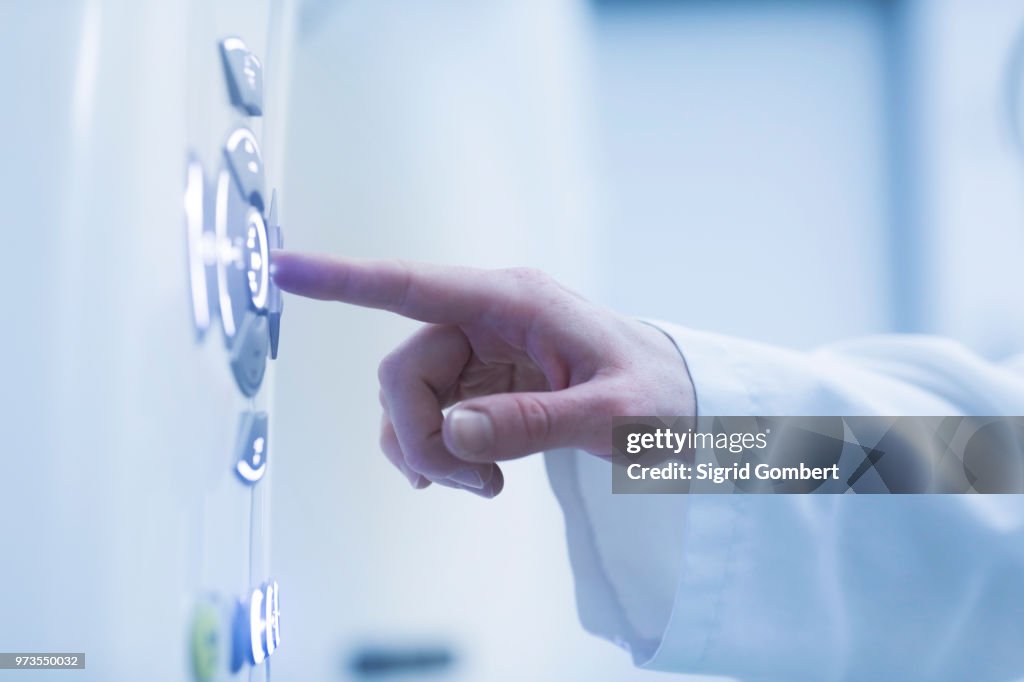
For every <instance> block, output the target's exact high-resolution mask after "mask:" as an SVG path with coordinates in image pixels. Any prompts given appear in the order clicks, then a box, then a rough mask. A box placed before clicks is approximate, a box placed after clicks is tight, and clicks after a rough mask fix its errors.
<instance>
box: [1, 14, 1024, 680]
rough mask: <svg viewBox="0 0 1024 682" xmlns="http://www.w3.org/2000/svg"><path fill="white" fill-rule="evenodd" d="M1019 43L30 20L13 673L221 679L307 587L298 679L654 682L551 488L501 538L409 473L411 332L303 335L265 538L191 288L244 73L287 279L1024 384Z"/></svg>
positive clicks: (505, 516) (290, 368)
mask: <svg viewBox="0 0 1024 682" xmlns="http://www.w3.org/2000/svg"><path fill="white" fill-rule="evenodd" d="M1022 31H1024V8H1022V7H1020V6H1019V3H1015V2H1012V0H1005V1H1003V0H1001V1H998V2H996V1H993V2H986V3H975V2H969V1H968V0H945V1H942V2H933V1H930V0H902V1H896V0H891V1H885V2H883V1H870V0H864V1H860V2H854V1H852V0H850V1H840V2H826V1H824V0H813V1H807V2H785V1H782V0H761V1H753V0H730V1H727V2H705V1H697V0H679V1H677V2H673V1H669V0H661V1H654V0H647V1H642V2H641V1H633V2H629V1H626V0H621V1H613V0H603V1H601V2H584V1H583V0H558V1H553V0H535V1H529V2H524V1H522V0H493V1H488V2H473V3H466V2H456V1H454V0H433V1H431V2H423V1H422V0H416V1H414V0H387V1H379V0H378V1H374V2H371V1H369V0H338V1H336V2H335V1H328V0H310V1H309V2H306V3H292V2H287V1H283V0H282V1H280V2H278V1H271V0H264V1H262V2H258V3H255V4H250V3H243V2H232V1H223V2H212V3H211V2H201V1H200V0H193V1H191V2H186V3H180V4H178V3H160V2H148V3H138V2H129V1H128V0H122V1H120V2H118V1H108V0H82V1H81V2H69V3H23V4H14V3H9V4H4V5H2V6H0V38H2V40H0V55H2V57H3V58H2V59H0V82H3V83H5V84H6V85H7V93H8V94H7V99H8V104H7V105H5V107H4V108H3V110H2V112H0V122H2V123H3V125H4V130H5V133H6V140H5V142H4V143H2V144H0V149H2V150H3V153H2V154H0V196H2V197H3V199H4V205H5V223H6V228H5V234H6V235H7V239H8V241H7V244H8V248H7V250H6V252H7V258H5V267H4V268H3V270H2V273H3V274H0V277H2V283H3V286H4V290H5V291H6V292H7V294H6V295H5V310H6V312H7V316H6V317H7V319H8V320H9V327H8V330H7V331H6V332H5V334H4V340H3V341H2V342H0V344H2V345H0V347H2V349H3V351H4V356H5V358H6V360H5V367H4V370H3V373H2V375H0V408H2V410H3V412H2V413H0V415H2V416H0V434H2V436H3V438H4V441H5V442H4V448H3V450H2V454H0V463H2V464H0V466H2V471H0V537H4V538H5V545H6V546H5V548H4V550H3V552H2V553H0V580H2V581H3V583H4V584H6V585H7V586H8V589H7V590H5V592H8V593H9V594H8V596H6V597H5V598H4V599H5V606H4V608H2V609H0V613H2V614H4V615H3V617H2V618H0V650H11V651H13V650H17V649H42V650H45V649H51V648H52V649H61V650H76V651H77V650H85V651H87V652H88V655H89V669H87V671H86V673H85V675H86V676H88V679H105V680H110V679H136V678H138V677H140V676H143V675H144V676H147V677H151V678H153V679H167V680H172V679H188V674H189V672H188V665H189V664H188V662H187V659H186V657H185V655H184V653H183V651H184V648H185V637H186V632H187V627H188V622H189V618H190V613H191V609H192V606H193V604H194V602H195V600H196V598H197V595H201V594H205V593H207V592H209V591H217V592H219V593H223V594H228V595H233V594H238V593H241V592H244V591H245V590H246V589H247V587H248V585H247V583H246V580H247V578H246V575H247V573H248V572H250V571H252V570H255V572H256V573H258V574H260V575H263V576H264V577H273V578H274V579H276V580H277V581H278V582H279V583H280V585H281V590H282V597H281V599H282V631H283V646H282V648H281V649H280V650H279V651H278V652H277V653H276V654H275V655H274V657H273V658H272V659H271V663H272V666H270V668H269V670H272V674H273V676H274V677H278V678H280V679H285V678H287V679H310V680H314V679H315V680H332V679H333V680H359V679H364V678H365V676H361V674H360V673H358V672H357V671H354V670H353V668H352V661H353V660H354V659H358V658H359V656H360V655H363V654H365V653H366V652H367V650H368V649H374V650H376V649H383V650H386V651H388V652H391V653H393V654H396V655H397V656H398V657H399V658H401V656H403V655H406V654H413V655H415V654H417V653H423V652H426V653H428V654H430V656H435V657H439V658H441V659H444V658H445V657H446V656H451V658H452V659H453V662H452V663H451V664H450V665H448V666H444V665H440V666H437V667H430V666H426V667H428V668H430V672H422V671H423V670H425V668H417V667H416V666H412V670H411V671H409V672H407V673H406V674H405V676H404V677H396V676H394V675H390V676H389V675H377V676H376V677H372V676H371V677H369V678H366V679H383V680H390V679H428V678H429V679H437V680H449V679H450V680H485V681H494V682H505V681H509V682H511V681H513V680H552V681H553V680H566V679H572V680H576V679H578V680H597V681H602V682H604V681H607V682H611V681H618V680H634V679H635V680H642V679H654V678H656V677H658V675H656V674H653V673H644V672H640V671H634V670H633V669H632V666H631V665H630V663H629V660H628V656H627V655H626V654H625V653H623V652H620V651H619V650H617V649H616V648H615V647H614V646H612V645H611V644H609V643H607V642H603V641H600V640H597V639H595V638H593V637H591V636H589V635H587V634H586V633H585V632H583V631H582V629H581V628H580V626H579V624H578V621H577V618H576V615H575V604H574V597H573V585H572V582H571V575H570V572H569V566H568V558H567V553H566V548H565V544H564V539H563V529H562V519H561V515H560V512H559V509H558V507H557V505H556V503H555V500H554V497H553V495H552V494H551V491H550V489H549V487H548V484H547V481H546V478H545V475H544V472H543V467H542V465H541V462H540V460H539V459H537V458H533V459H528V460H525V461H522V462H519V463H516V464H514V465H512V466H510V467H508V472H507V481H508V482H507V487H506V492H505V493H503V494H502V495H501V496H500V497H499V498H497V499H496V500H494V501H491V502H484V501H481V500H478V499H475V498H470V497H469V496H465V495H458V494H454V493H453V492H452V491H449V490H443V489H436V488H434V487H432V488H430V489H428V490H425V491H413V490H411V489H410V488H409V487H408V485H407V484H406V483H405V479H404V478H403V477H401V476H400V475H397V474H396V472H394V471H393V470H392V469H391V467H390V466H389V465H388V464H387V462H386V461H385V460H384V458H383V457H382V456H381V455H380V454H379V451H378V448H377V420H378V411H379V408H378V404H377V380H376V366H377V362H378V361H379V359H380V358H381V357H382V356H383V355H384V354H385V353H387V352H388V351H389V350H390V349H391V348H392V347H393V346H395V345H396V344H397V343H399V342H400V341H401V340H402V339H403V338H404V337H405V336H406V335H407V334H408V333H409V332H410V331H411V330H412V329H414V328H415V325H414V324H413V323H410V322H407V321H404V320H400V319H395V318H391V317H388V316H386V315H384V314H382V313H378V312H371V311H364V310H356V309H351V308H345V307H342V306H339V305H328V304H322V303H312V302H308V301H302V300H297V299H294V298H288V300H287V303H286V312H285V321H284V325H283V332H282V341H281V358H280V359H279V360H278V361H277V362H276V366H274V367H273V372H272V374H273V376H272V377H271V379H270V380H269V381H271V383H270V384H268V391H267V395H265V396H263V397H262V398H261V401H266V402H265V405H264V406H265V407H267V408H268V409H271V408H272V409H271V429H272V430H271V452H272V455H271V462H272V464H271V472H272V474H271V475H269V476H268V479H267V481H266V485H265V486H264V488H262V491H261V493H260V494H259V496H258V497H257V498H255V499H256V500H257V502H258V505H257V507H255V508H251V507H250V502H251V501H252V500H250V498H249V497H248V496H247V494H246V495H243V494H242V491H240V490H239V489H238V488H237V482H236V481H235V480H234V479H232V478H231V477H230V471H229V467H227V466H222V465H223V464H225V463H226V459H227V457H226V454H225V453H227V452H228V451H229V450H230V448H231V440H232V438H233V435H234V428H235V423H236V422H235V420H236V417H237V412H238V410H239V409H240V408H241V407H243V406H244V402H243V401H241V400H239V399H238V397H237V395H236V390H235V389H234V386H233V385H232V383H231V379H230V376H229V375H228V374H227V370H226V369H225V363H224V358H223V354H224V351H223V348H222V347H221V346H220V345H219V339H217V338H210V339H207V340H206V341H205V342H204V344H202V345H197V344H196V343H195V342H194V340H193V335H192V330H191V328H190V326H189V325H190V323H189V313H188V309H187V302H188V297H187V281H186V279H185V275H186V269H185V262H184V257H183V249H184V246H183V241H184V233H183V228H182V226H181V222H182V218H181V191H182V169H183V166H184V162H185V158H186V154H187V153H188V152H189V150H197V149H198V150H200V151H201V155H204V159H203V160H204V162H205V163H207V164H212V163H214V161H213V159H214V158H215V154H214V152H213V151H211V150H215V149H216V145H217V144H218V143H219V141H220V139H221V135H222V132H223V129H224V127H225V126H228V125H230V123H231V121H232V120H233V119H232V117H231V115H230V114H229V113H228V112H227V110H226V108H225V107H223V106H222V104H223V103H222V101H221V100H222V98H223V95H222V93H221V87H222V86H221V83H220V79H221V73H220V72H219V71H218V63H217V61H216V52H215V44H216V40H217V39H219V38H221V37H223V36H224V35H228V34H231V33H236V34H238V35H241V36H243V37H245V38H246V40H247V41H248V42H249V43H250V45H251V46H252V47H253V48H254V49H255V50H257V51H258V52H259V53H260V54H261V56H262V57H263V59H264V62H265V65H266V69H267V72H266V77H267V87H268V110H267V112H266V116H265V121H263V122H261V123H259V124H258V130H257V132H258V133H259V135H260V136H261V140H262V144H263V145H264V156H265V160H266V162H267V171H268V180H269V181H270V182H271V183H272V184H273V185H274V186H275V187H277V188H278V189H279V191H280V197H281V199H282V203H281V206H282V219H283V223H284V225H285V228H286V240H287V241H286V243H287V245H288V246H289V247H293V248H300V249H308V250H323V251H330V252H335V253H339V254H347V255H353V256H366V257H403V258H414V259H421V260H431V261H438V262H446V263H461V264H472V265H477V266H481V267H500V266H507V265H531V266H535V267H540V268H543V269H545V270H548V271H550V272H551V273H552V274H554V275H555V276H556V277H558V278H560V279H561V280H563V281H564V282H565V283H567V284H568V285H570V286H572V287H573V288H575V289H577V290H579V291H580V292H582V293H584V294H585V295H587V296H589V297H592V298H594V299H597V300H600V301H602V302H605V303H607V304H608V305H610V306H613V307H615V308H617V309H619V310H621V311H623V312H626V313H629V314H634V315H638V316H645V317H657V318H663V319H667V320H671V321H674V322H680V323H683V324H688V325H692V326H695V327H699V328H706V329H711V330H715V331H720V332H726V333H731V334H736V335H741V336H745V337H751V338H758V339H762V340H766V341H769V342H773V343H779V344H784V345H789V346H794V347H798V348H807V347H812V346H814V345H817V344H821V343H826V342H829V341H833V340H838V339H842V338H846V337H849V336H852V335H859V334H866V333H877V332H889V331H899V332H929V333H941V334H947V335H952V336H954V337H956V338H959V339H961V340H963V341H965V342H966V343H968V344H969V345H971V346H972V347H974V348H976V349H977V350H979V351H980V352H982V353H983V354H986V355H991V356H1000V355H1004V354H1007V353H1009V352H1011V351H1012V350H1015V349H1018V348H1019V346H1020V343H1021V339H1022V335H1024V307H1022V306H1021V305H1020V292H1021V291H1024V281H1022V280H1024V271H1022V269H1021V268H1020V267H1019V266H1018V263H1019V261H1020V254H1022V253H1024V153H1022V148H1021V145H1020V143H1019V139H1018V136H1017V127H1016V126H1017V122H1016V119H1017V113H1018V112H1017V110H1016V107H1017V100H1018V95H1019V92H1018V90H1019V87H1018V86H1019V84H1020V82H1024V68H1022V67H1021V56H1020V50H1021V48H1020V45H1019V44H1018V41H1019V40H1020V38H1021V35H1022ZM212 336H215V335H212ZM261 405H263V403H261ZM271 484H272V487H271ZM254 509H255V511H254ZM15 548H16V549H15ZM252 551H255V555H254V556H250V554H251V552H252ZM428 658H429V657H428ZM418 670H419V671H420V672H417V671H418ZM67 674H68V673H53V674H51V675H47V674H45V673H39V674H36V676H37V677H39V678H46V679H50V678H51V677H52V678H53V679H57V678H58V677H59V678H60V679H64V677H63V676H66V675H67ZM62 675H63V676H62ZM247 675H249V673H248V672H246V673H243V675H242V679H245V678H246V677H245V676H247ZM267 675H269V672H268V667H267V666H264V667H263V668H260V669H257V670H256V671H254V672H253V677H252V678H251V679H264V678H265V676H267ZM31 677H32V675H31V674H27V673H26V674H25V679H30V678H31ZM225 679H232V678H225Z"/></svg>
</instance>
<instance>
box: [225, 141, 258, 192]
mask: <svg viewBox="0 0 1024 682" xmlns="http://www.w3.org/2000/svg"><path fill="white" fill-rule="evenodd" d="M224 158H225V159H227V162H228V168H230V169H231V175H232V177H234V179H235V182H237V183H238V189H239V191H240V192H241V193H242V196H243V197H245V199H246V200H247V201H249V202H250V203H252V204H253V205H254V206H258V207H259V208H263V207H264V205H265V204H264V202H263V197H264V178H263V155H262V154H261V153H260V145H259V142H257V141H256V136H255V135H253V134H252V131H251V130H249V129H248V128H236V129H235V130H234V131H232V133H231V134H230V135H228V140H227V142H225V143H224Z"/></svg>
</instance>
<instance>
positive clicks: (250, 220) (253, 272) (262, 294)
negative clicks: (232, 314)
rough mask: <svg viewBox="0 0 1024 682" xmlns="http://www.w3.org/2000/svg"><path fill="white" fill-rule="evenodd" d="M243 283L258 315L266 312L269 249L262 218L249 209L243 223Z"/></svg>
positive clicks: (268, 286)
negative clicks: (244, 282)
mask: <svg viewBox="0 0 1024 682" xmlns="http://www.w3.org/2000/svg"><path fill="white" fill-rule="evenodd" d="M243 243H244V245H245V254H244V266H245V281H246V286H247V287H248V290H249V301H250V303H252V307H253V308H254V309H255V310H256V312H258V313H265V312H266V310H267V295H268V293H269V289H270V277H269V275H268V271H269V269H270V249H269V244H268V243H267V226H266V223H264V222H263V216H262V215H260V212H259V211H257V210H256V209H255V208H250V209H249V213H248V214H247V215H246V221H245V240H244V242H243Z"/></svg>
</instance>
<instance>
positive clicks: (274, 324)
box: [267, 191, 284, 360]
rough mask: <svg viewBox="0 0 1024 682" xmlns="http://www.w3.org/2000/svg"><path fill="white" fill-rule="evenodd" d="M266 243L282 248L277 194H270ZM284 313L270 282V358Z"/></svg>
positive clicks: (277, 289)
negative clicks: (278, 222)
mask: <svg viewBox="0 0 1024 682" xmlns="http://www.w3.org/2000/svg"><path fill="white" fill-rule="evenodd" d="M267 242H268V243H269V244H270V248H271V249H282V248H284V235H283V233H282V231H281V226H280V225H278V224H277V192H276V191H274V192H271V194H270V212H269V213H268V214H267ZM282 312H284V297H283V296H282V295H281V289H280V288H278V286H277V285H276V284H274V281H273V280H270V290H269V291H268V292H267V323H268V325H269V327H270V357H271V359H273V360H276V359H277V346H278V342H279V341H280V338H281V313H282Z"/></svg>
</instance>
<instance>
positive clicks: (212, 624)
mask: <svg viewBox="0 0 1024 682" xmlns="http://www.w3.org/2000/svg"><path fill="white" fill-rule="evenodd" d="M229 604H230V602H224V601H223V600H222V599H220V598H219V597H217V596H216V595H211V596H209V597H204V598H202V600H201V601H199V603H198V604H196V607H195V609H194V610H193V612H192V621H191V626H190V633H189V654H190V658H191V664H192V679H193V680H195V682H213V680H215V679H217V677H218V673H219V672H220V671H221V670H227V667H228V666H227V662H228V660H229V656H230V655H231V646H232V637H231V617H232V615H233V613H234V609H233V607H231V606H230V605H229Z"/></svg>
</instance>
